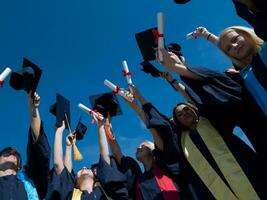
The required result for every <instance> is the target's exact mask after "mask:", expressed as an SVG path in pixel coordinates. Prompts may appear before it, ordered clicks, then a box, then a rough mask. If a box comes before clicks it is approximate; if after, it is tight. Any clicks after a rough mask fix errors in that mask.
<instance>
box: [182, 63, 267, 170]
mask: <svg viewBox="0 0 267 200" xmlns="http://www.w3.org/2000/svg"><path fill="white" fill-rule="evenodd" d="M190 70H191V71H192V72H193V73H194V74H197V75H198V76H200V77H202V79H203V80H202V81H199V80H192V79H189V78H185V77H182V76H181V79H182V80H183V82H184V83H185V87H186V92H187V94H188V95H189V96H190V98H191V99H192V100H193V102H194V103H195V104H196V105H197V107H198V108H200V109H201V112H202V114H203V115H204V116H206V117H207V118H208V119H213V120H214V121H215V122H216V121H223V122H224V123H226V124H227V127H228V128H229V130H231V129H233V128H234V127H235V126H239V127H240V128H241V129H242V130H243V131H244V133H245V134H246V136H247V137H248V139H249V140H250V142H251V143H252V145H253V147H254V149H255V150H256V152H257V157H258V158H259V160H261V162H262V164H263V165H265V166H267V149H266V146H267V136H266V134H263V133H264V132H266V128H267V117H266V116H265V115H264V113H263V111H262V110H261V108H260V107H259V106H258V105H257V103H256V101H255V100H254V98H253V97H252V96H251V94H250V93H249V91H248V90H247V89H246V87H245V86H244V83H243V80H242V77H241V76H240V75H239V74H236V73H235V74H233V73H223V72H217V71H215V70H210V69H207V68H203V67H196V68H190ZM218 113H219V114H218ZM231 132H232V130H231Z"/></svg>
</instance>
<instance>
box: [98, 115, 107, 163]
mask: <svg viewBox="0 0 267 200" xmlns="http://www.w3.org/2000/svg"><path fill="white" fill-rule="evenodd" d="M95 120H96V124H97V129H98V143H99V151H100V155H101V156H102V158H103V159H104V160H105V161H106V162H107V163H108V164H109V165H110V157H109V150H108V142H107V137H106V133H105V129H104V124H106V125H108V126H109V124H110V123H109V117H107V119H105V120H104V121H100V120H97V119H96V118H95ZM109 127H110V126H109Z"/></svg>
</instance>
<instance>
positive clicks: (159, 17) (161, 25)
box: [157, 12, 164, 62]
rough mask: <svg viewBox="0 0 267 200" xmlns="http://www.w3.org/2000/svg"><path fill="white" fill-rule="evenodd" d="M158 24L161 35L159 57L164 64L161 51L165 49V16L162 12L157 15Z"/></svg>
mask: <svg viewBox="0 0 267 200" xmlns="http://www.w3.org/2000/svg"><path fill="white" fill-rule="evenodd" d="M157 23H158V33H159V38H158V56H159V61H160V62H163V55H162V53H161V51H160V49H161V48H164V37H163V35H164V15H163V13H162V12H159V13H157Z"/></svg>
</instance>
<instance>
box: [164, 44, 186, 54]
mask: <svg viewBox="0 0 267 200" xmlns="http://www.w3.org/2000/svg"><path fill="white" fill-rule="evenodd" d="M167 49H168V50H169V51H171V52H172V53H174V54H176V55H177V56H179V57H180V56H183V54H182V47H181V46H180V45H179V44H177V43H170V44H168V45H167Z"/></svg>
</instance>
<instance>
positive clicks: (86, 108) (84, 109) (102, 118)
mask: <svg viewBox="0 0 267 200" xmlns="http://www.w3.org/2000/svg"><path fill="white" fill-rule="evenodd" d="M78 107H79V108H80V109H81V110H83V111H84V112H86V113H89V114H90V115H92V116H95V117H96V118H97V119H99V120H101V121H102V120H104V117H103V115H101V114H100V113H99V112H96V111H94V110H92V109H90V108H88V107H86V106H85V105H83V104H81V103H79V104H78Z"/></svg>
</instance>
